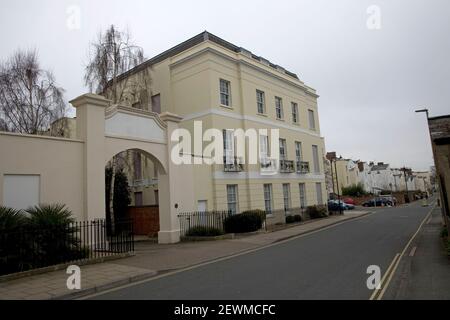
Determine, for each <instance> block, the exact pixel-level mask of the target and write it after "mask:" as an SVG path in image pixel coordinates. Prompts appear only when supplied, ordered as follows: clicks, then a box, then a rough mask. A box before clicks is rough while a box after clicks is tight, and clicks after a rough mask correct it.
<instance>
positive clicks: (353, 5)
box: [0, 0, 450, 170]
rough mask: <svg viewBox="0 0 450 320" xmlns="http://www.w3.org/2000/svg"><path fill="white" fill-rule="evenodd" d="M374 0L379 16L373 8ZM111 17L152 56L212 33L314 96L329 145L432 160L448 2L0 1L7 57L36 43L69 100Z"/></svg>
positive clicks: (448, 93) (359, 155) (441, 107)
mask: <svg viewBox="0 0 450 320" xmlns="http://www.w3.org/2000/svg"><path fill="white" fill-rule="evenodd" d="M372 5H375V6H377V7H376V8H379V12H380V15H379V17H380V19H377V17H378V15H377V12H376V11H373V10H372V8H370V9H369V13H368V8H369V7H371V6H372ZM376 8H375V10H376ZM77 10H79V12H80V16H79V17H80V19H79V21H80V24H79V25H77V23H76V21H77V19H76V16H74V14H75V15H76V13H77ZM73 17H75V19H73ZM368 20H369V21H368ZM74 22H75V23H74ZM368 22H369V23H368ZM110 24H115V25H117V26H118V27H119V28H124V27H128V28H129V30H130V31H131V32H132V35H133V38H134V41H135V42H136V44H138V45H139V46H141V47H143V49H144V52H145V55H146V56H147V57H152V56H154V55H156V54H158V53H160V52H162V51H164V50H166V49H168V48H170V47H172V46H174V45H176V44H178V43H180V42H181V41H184V40H186V39H188V38H190V37H192V36H194V35H196V34H198V33H200V32H202V31H204V30H208V31H209V32H211V33H213V34H216V35H217V36H219V37H222V38H224V39H226V40H228V41H230V42H232V43H234V44H236V45H238V46H242V47H245V48H246V49H248V50H250V51H252V52H253V53H255V54H257V55H261V56H264V57H265V58H267V59H269V60H271V61H272V62H274V63H276V64H279V65H281V66H283V67H285V68H286V69H288V70H290V71H292V72H295V73H297V74H298V75H299V77H300V79H301V80H302V81H304V82H305V83H306V84H307V85H309V86H312V87H314V88H315V89H316V90H317V91H318V93H319V95H320V98H319V100H318V104H319V116H320V125H321V133H322V135H323V136H324V137H325V144H326V148H327V151H336V152H337V154H338V155H342V156H344V157H349V158H353V159H355V160H357V159H361V160H365V161H384V162H388V163H390V164H391V165H393V166H403V165H407V166H411V167H413V168H414V169H416V170H427V169H428V168H429V166H430V165H432V155H431V147H430V142H429V136H428V132H427V126H426V121H425V117H424V115H423V114H415V113H414V110H415V109H417V108H419V107H424V106H426V107H428V108H429V109H430V112H431V115H441V114H448V113H450V1H448V0H442V1H436V0H433V1H425V0H424V1H412V0H405V1H400V0H389V1H378V0H373V1H365V0H354V1H342V0H341V1H332V0H329V1H318V0H314V1H282V0H277V1H262V0H259V1H243V0H239V1H232V0H228V1H212V0H209V1H196V0H190V1H186V0H184V1H175V0H169V1H167V0H166V1H132V0H127V1H112V0H105V1H100V0H96V1H77V0H71V1H61V0H58V1H56V0H54V1H51V0H46V1H44V0H37V1H23V0H11V1H5V0H1V10H0V39H1V43H2V45H1V46H0V58H1V59H5V58H6V57H7V56H8V55H10V54H11V53H13V52H14V51H15V50H16V49H17V48H36V49H38V52H39V57H40V61H41V65H42V67H44V68H47V69H50V70H52V71H53V72H54V74H55V77H56V80H57V82H58V83H59V84H60V85H61V86H62V87H64V88H65V90H66V99H67V100H70V99H72V98H75V97H77V96H78V95H80V94H83V93H85V92H86V91H87V89H86V88H85V87H84V85H83V72H84V66H85V65H86V62H87V60H88V59H87V52H88V45H89V43H90V41H92V40H93V39H94V38H95V36H96V34H97V33H98V32H99V31H100V30H103V29H105V28H106V27H107V26H108V25H110ZM68 26H69V27H68ZM74 26H75V28H74ZM377 27H380V28H377Z"/></svg>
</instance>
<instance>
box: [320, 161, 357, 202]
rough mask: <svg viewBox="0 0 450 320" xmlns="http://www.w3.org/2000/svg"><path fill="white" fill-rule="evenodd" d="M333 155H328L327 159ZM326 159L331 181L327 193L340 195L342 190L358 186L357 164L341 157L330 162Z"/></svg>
mask: <svg viewBox="0 0 450 320" xmlns="http://www.w3.org/2000/svg"><path fill="white" fill-rule="evenodd" d="M332 154H333V153H328V158H329V159H331V158H332V157H331V158H330V156H331V155H332ZM329 159H327V162H326V163H327V165H328V166H329V168H328V169H327V172H329V175H330V179H331V188H329V190H328V192H329V193H336V194H337V193H338V191H339V194H340V195H342V188H345V187H349V186H351V185H355V184H358V183H359V182H360V176H359V175H360V172H359V169H358V163H357V162H356V161H353V160H351V159H344V158H342V157H340V158H335V159H333V160H332V161H330V160H329Z"/></svg>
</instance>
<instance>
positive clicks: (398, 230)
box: [91, 202, 430, 300]
mask: <svg viewBox="0 0 450 320" xmlns="http://www.w3.org/2000/svg"><path fill="white" fill-rule="evenodd" d="M374 211H375V213H373V214H371V215H368V216H365V217H363V218H360V219H355V220H350V221H348V222H344V223H343V224H340V225H336V226H334V227H331V228H329V229H325V230H322V231H319V232H316V233H312V234H309V235H305V236H302V237H300V238H296V239H292V240H290V241H287V242H284V243H280V244H276V245H273V246H270V247H267V248H264V249H262V250H259V251H255V252H251V253H248V254H244V255H241V256H236V257H233V258H230V259H227V260H223V261H219V262H214V263H211V264H208V265H204V266H201V267H198V268H194V269H191V270H186V271H182V272H179V273H176V274H173V275H168V276H166V277H162V278H159V279H155V280H151V281H147V282H144V283H141V284H136V285H132V286H128V287H123V288H119V289H118V290H114V291H110V292H107V293H104V294H101V295H98V296H95V297H91V298H92V299H169V300H170V299H182V300H186V299H187V300H189V299H201V300H205V299H207V300H208V299H368V298H369V297H370V296H371V294H372V291H371V290H369V289H368V288H367V286H366V280H367V277H368V274H367V273H366V270H367V267H368V266H369V265H378V266H380V268H381V272H382V273H384V272H385V271H386V269H387V268H388V266H389V264H390V263H391V261H392V260H393V258H394V257H395V255H396V254H397V253H400V252H401V251H402V250H403V248H404V247H405V245H406V244H407V242H408V241H409V239H410V238H411V237H412V235H413V234H414V233H415V231H416V230H417V228H418V227H419V225H420V223H421V222H422V220H423V219H424V218H425V216H426V215H427V213H428V212H429V211H430V207H421V206H420V202H418V203H414V204H412V205H410V206H407V207H397V208H383V209H381V208H377V209H374Z"/></svg>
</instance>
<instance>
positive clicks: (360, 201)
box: [341, 191, 417, 206]
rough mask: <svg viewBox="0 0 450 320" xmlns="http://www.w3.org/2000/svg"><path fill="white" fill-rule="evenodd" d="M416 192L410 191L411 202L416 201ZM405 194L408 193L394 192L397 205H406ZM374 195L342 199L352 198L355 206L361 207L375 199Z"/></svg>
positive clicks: (342, 197) (343, 197)
mask: <svg viewBox="0 0 450 320" xmlns="http://www.w3.org/2000/svg"><path fill="white" fill-rule="evenodd" d="M416 193H417V192H416V191H409V192H408V195H409V201H410V202H411V201H414V195H415V194H416ZM405 194H406V192H393V193H392V195H393V196H394V197H395V198H396V199H397V205H399V204H404V203H405ZM374 197H375V196H374V195H370V194H369V195H365V196H361V197H351V196H341V199H345V198H352V199H353V200H354V201H355V205H357V206H361V205H362V204H363V203H364V202H366V201H369V200H370V199H373V198H374Z"/></svg>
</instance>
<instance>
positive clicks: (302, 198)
mask: <svg viewBox="0 0 450 320" xmlns="http://www.w3.org/2000/svg"><path fill="white" fill-rule="evenodd" d="M298 189H299V196H300V208H306V207H307V206H308V202H307V201H306V183H304V182H301V183H299V184H298Z"/></svg>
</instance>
